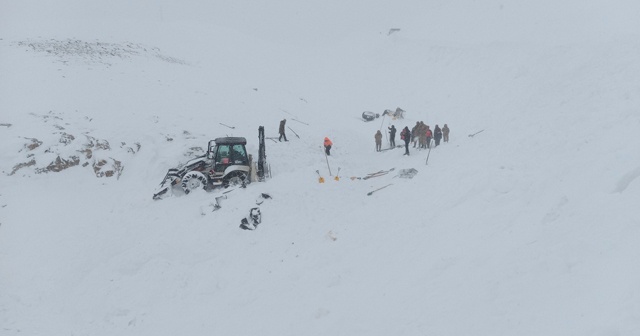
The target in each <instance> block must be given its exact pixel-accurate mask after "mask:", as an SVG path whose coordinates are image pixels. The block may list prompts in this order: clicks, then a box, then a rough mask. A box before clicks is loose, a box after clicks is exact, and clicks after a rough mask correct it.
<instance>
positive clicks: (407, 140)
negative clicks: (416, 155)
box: [400, 126, 411, 155]
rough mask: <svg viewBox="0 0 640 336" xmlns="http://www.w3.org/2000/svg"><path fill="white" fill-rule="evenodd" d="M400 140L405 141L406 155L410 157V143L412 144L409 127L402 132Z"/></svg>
mask: <svg viewBox="0 0 640 336" xmlns="http://www.w3.org/2000/svg"><path fill="white" fill-rule="evenodd" d="M400 138H401V139H402V140H404V155H409V143H410V142H411V131H410V130H409V126H405V127H404V129H403V130H402V132H400Z"/></svg>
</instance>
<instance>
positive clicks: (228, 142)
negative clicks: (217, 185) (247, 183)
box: [207, 137, 249, 173]
mask: <svg viewBox="0 0 640 336" xmlns="http://www.w3.org/2000/svg"><path fill="white" fill-rule="evenodd" d="M246 144H247V140H246V139H245V138H241V137H228V138H217V139H215V140H211V141H209V150H208V151H207V158H208V159H209V160H212V164H213V170H214V171H215V172H217V173H223V172H224V171H225V170H226V169H227V168H228V167H230V166H234V165H239V166H249V157H248V156H247V149H246V147H245V145H246Z"/></svg>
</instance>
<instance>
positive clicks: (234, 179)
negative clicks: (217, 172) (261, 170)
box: [222, 170, 249, 188]
mask: <svg viewBox="0 0 640 336" xmlns="http://www.w3.org/2000/svg"><path fill="white" fill-rule="evenodd" d="M248 183H249V175H248V174H247V173H246V172H243V171H241V170H236V171H234V172H231V173H229V175H227V176H225V178H224V180H223V181H222V185H223V186H224V187H225V188H227V187H233V186H242V187H244V186H246V185H247V184H248Z"/></svg>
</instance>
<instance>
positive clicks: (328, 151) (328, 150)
mask: <svg viewBox="0 0 640 336" xmlns="http://www.w3.org/2000/svg"><path fill="white" fill-rule="evenodd" d="M331 146H333V142H331V140H329V138H328V137H324V152H325V154H327V155H329V156H330V155H331Z"/></svg>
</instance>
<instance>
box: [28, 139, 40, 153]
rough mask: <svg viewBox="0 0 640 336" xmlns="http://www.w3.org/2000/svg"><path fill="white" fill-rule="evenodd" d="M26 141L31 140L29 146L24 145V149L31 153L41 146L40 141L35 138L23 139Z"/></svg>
mask: <svg viewBox="0 0 640 336" xmlns="http://www.w3.org/2000/svg"><path fill="white" fill-rule="evenodd" d="M25 139H27V140H31V143H30V144H26V145H24V147H25V148H27V149H28V150H30V151H32V150H34V149H36V148H38V147H40V145H42V141H40V140H38V139H36V138H25Z"/></svg>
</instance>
